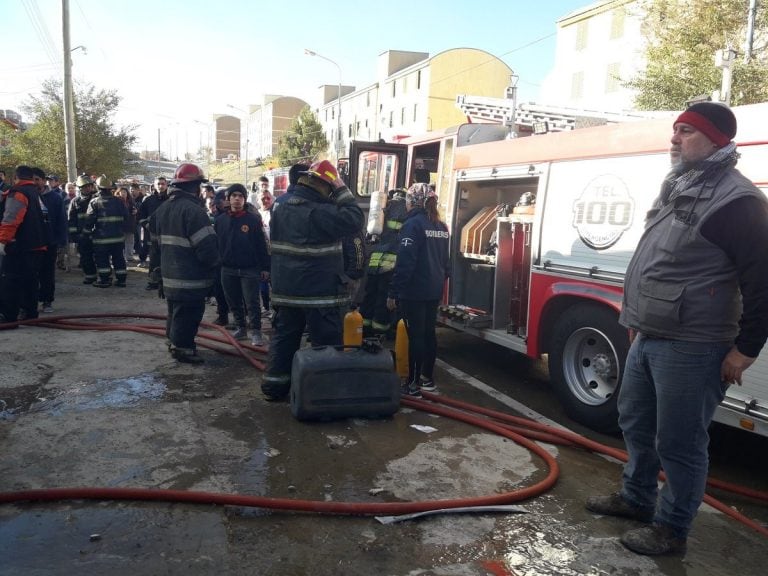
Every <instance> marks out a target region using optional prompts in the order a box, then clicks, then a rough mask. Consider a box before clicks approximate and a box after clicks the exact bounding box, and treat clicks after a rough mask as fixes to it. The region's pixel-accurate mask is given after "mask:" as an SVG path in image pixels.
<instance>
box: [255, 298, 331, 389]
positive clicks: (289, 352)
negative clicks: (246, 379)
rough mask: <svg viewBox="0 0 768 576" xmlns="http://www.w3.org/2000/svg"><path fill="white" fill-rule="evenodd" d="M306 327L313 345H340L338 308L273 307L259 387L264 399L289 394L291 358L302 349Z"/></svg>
mask: <svg viewBox="0 0 768 576" xmlns="http://www.w3.org/2000/svg"><path fill="white" fill-rule="evenodd" d="M305 327H308V328H309V337H310V339H311V341H312V345H313V346H338V345H341V344H342V343H343V323H342V318H341V308H294V307H290V306H276V307H275V316H274V318H273V319H272V340H271V341H270V344H269V361H268V363H267V373H266V375H265V376H264V380H263V381H262V384H261V390H262V392H264V394H266V395H267V396H270V397H272V398H281V397H283V396H285V395H286V394H288V392H289V390H290V388H291V365H292V364H293V355H294V354H295V353H296V351H297V350H298V349H299V347H300V346H301V336H302V334H303V333H304V328H305Z"/></svg>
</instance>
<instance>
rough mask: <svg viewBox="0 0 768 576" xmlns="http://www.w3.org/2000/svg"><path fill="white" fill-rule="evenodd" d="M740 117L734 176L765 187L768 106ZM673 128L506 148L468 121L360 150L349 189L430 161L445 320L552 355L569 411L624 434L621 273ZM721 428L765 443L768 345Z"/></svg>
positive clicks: (617, 127) (497, 130) (570, 135)
mask: <svg viewBox="0 0 768 576" xmlns="http://www.w3.org/2000/svg"><path fill="white" fill-rule="evenodd" d="M733 111H734V113H735V114H736V117H737V119H738V125H739V129H738V135H737V143H738V144H739V151H740V153H741V160H740V161H739V165H738V168H739V170H741V172H742V173H744V174H745V175H746V176H748V177H749V178H751V179H752V181H753V182H754V183H755V184H756V185H757V186H759V187H760V188H761V189H763V190H764V191H766V190H768V131H767V130H766V128H765V118H768V104H757V105H752V106H743V107H735V108H734V109H733ZM674 118H675V116H674V115H670V116H669V117H668V118H664V119H660V120H641V121H636V122H626V123H622V124H614V125H607V126H599V127H595V128H584V129H580V130H574V131H569V132H559V133H551V134H546V135H540V136H532V137H526V138H516V139H502V140H499V138H500V137H501V138H503V137H504V134H503V127H501V126H498V125H488V124H486V125H482V124H465V125H463V126H460V127H458V128H455V129H451V130H446V131H445V132H444V133H441V134H434V133H433V134H430V135H427V136H425V137H422V138H411V139H409V140H407V141H404V143H403V144H402V145H396V144H380V145H377V144H374V143H363V142H353V146H352V150H351V151H352V154H351V155H350V158H351V164H350V184H351V188H352V189H353V190H354V191H357V192H358V193H359V192H363V193H362V194H360V195H361V200H364V196H365V194H366V193H367V194H370V193H371V192H373V191H376V190H378V189H380V188H382V187H384V188H387V189H389V188H395V187H397V186H403V185H405V184H406V183H410V181H411V178H406V175H410V174H412V173H413V169H414V166H415V164H416V161H417V160H419V163H420V164H422V163H423V164H424V165H425V166H426V167H427V169H428V170H429V171H430V173H431V182H432V183H434V184H435V185H436V188H437V192H438V197H439V203H440V209H441V211H442V213H443V215H444V216H445V218H446V221H447V222H448V224H449V226H450V228H451V233H452V275H451V279H450V282H449V286H448V290H447V293H446V295H445V303H444V306H442V307H441V309H440V310H441V312H440V314H441V316H440V320H441V321H442V322H443V323H444V324H446V325H448V326H451V327H453V328H455V329H457V330H461V331H464V332H468V333H471V334H474V335H476V336H478V337H479V338H483V339H485V340H488V341H491V342H495V343H496V344H499V345H501V346H504V347H506V348H510V349H512V350H516V351H518V352H522V353H524V354H527V355H528V356H531V357H533V358H539V357H542V356H543V355H547V356H548V362H549V372H550V377H551V380H552V383H553V385H554V387H555V390H556V391H557V393H558V396H559V398H560V400H561V401H562V403H563V404H564V406H565V408H566V410H567V412H568V413H569V415H570V416H571V417H572V418H573V419H575V420H577V421H579V422H582V423H584V424H586V425H588V426H590V427H592V428H595V429H598V430H615V429H616V428H617V409H616V401H617V396H618V394H617V392H618V389H619V386H620V383H621V376H622V373H623V370H624V361H625V357H626V354H627V351H628V347H629V338H628V333H627V330H626V329H625V328H623V327H622V326H620V325H619V324H618V315H619V311H620V308H621V299H622V285H623V280H624V273H625V270H626V267H627V264H628V263H629V260H630V257H631V256H632V253H633V251H634V249H635V246H636V244H637V242H638V240H639V238H640V236H641V234H642V231H643V221H644V216H645V213H646V211H647V210H648V209H649V208H650V206H651V202H652V201H653V199H654V198H655V196H656V195H657V193H658V190H659V187H660V185H661V182H662V179H663V178H664V176H665V175H666V173H667V172H668V170H669V155H668V148H669V138H670V136H671V132H672V122H673V120H674ZM534 197H535V202H534V200H533V199H534ZM756 249H760V250H763V249H766V247H756ZM715 420H717V421H719V422H722V423H725V424H728V425H731V426H736V427H740V428H742V429H745V430H748V431H751V432H754V433H757V434H761V435H763V436H768V347H766V349H765V350H764V352H763V353H762V354H761V355H760V358H759V359H758V361H757V362H756V363H755V364H754V365H753V366H752V367H751V368H750V369H749V370H748V371H747V372H746V373H745V376H744V383H743V385H742V386H731V387H730V388H729V390H728V393H727V396H726V398H725V400H724V401H723V403H722V404H721V406H720V408H719V409H718V411H717V414H716V416H715Z"/></svg>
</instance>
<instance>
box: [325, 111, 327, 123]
mask: <svg viewBox="0 0 768 576" xmlns="http://www.w3.org/2000/svg"><path fill="white" fill-rule="evenodd" d="M325 121H326V122H328V108H326V109H325Z"/></svg>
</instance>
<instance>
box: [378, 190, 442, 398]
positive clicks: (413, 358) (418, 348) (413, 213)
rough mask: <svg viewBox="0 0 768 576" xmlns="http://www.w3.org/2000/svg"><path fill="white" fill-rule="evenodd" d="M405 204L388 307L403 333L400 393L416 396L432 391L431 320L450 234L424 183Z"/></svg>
mask: <svg viewBox="0 0 768 576" xmlns="http://www.w3.org/2000/svg"><path fill="white" fill-rule="evenodd" d="M405 207H406V210H407V211H408V214H407V215H406V217H405V221H404V222H403V226H402V228H401V229H400V246H399V248H398V250H397V259H396V261H395V271H394V273H393V275H392V282H391V283H390V287H389V297H388V298H387V308H389V309H390V310H395V309H396V308H399V310H400V313H401V315H402V317H403V320H405V327H406V329H407V331H408V381H407V382H406V383H405V385H404V386H403V393H404V394H407V395H409V396H421V390H422V389H424V390H427V391H433V390H435V384H434V378H433V371H434V367H435V358H436V355H437V335H436V334H435V323H436V320H437V305H438V304H439V302H440V298H441V297H442V295H443V288H444V286H445V280H446V279H447V278H448V275H449V272H450V268H449V257H448V249H449V235H448V227H447V226H446V225H445V223H444V222H442V221H441V220H440V215H439V214H438V212H437V197H436V196H435V194H434V192H432V191H431V190H430V188H429V186H428V185H427V184H424V183H422V182H417V183H416V184H413V185H411V187H410V188H409V189H408V193H407V194H406V197H405ZM422 376H423V378H422Z"/></svg>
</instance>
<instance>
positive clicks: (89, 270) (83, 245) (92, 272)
mask: <svg viewBox="0 0 768 576" xmlns="http://www.w3.org/2000/svg"><path fill="white" fill-rule="evenodd" d="M77 251H78V252H79V253H80V268H82V269H83V282H95V281H96V261H95V260H94V258H93V240H91V238H90V237H83V238H80V241H79V242H78V243H77Z"/></svg>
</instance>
